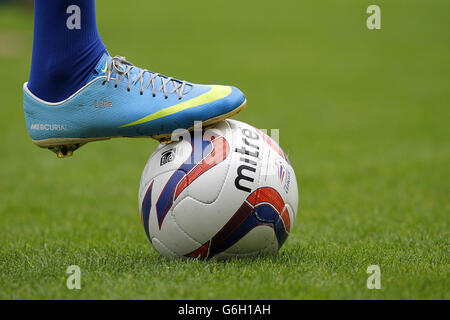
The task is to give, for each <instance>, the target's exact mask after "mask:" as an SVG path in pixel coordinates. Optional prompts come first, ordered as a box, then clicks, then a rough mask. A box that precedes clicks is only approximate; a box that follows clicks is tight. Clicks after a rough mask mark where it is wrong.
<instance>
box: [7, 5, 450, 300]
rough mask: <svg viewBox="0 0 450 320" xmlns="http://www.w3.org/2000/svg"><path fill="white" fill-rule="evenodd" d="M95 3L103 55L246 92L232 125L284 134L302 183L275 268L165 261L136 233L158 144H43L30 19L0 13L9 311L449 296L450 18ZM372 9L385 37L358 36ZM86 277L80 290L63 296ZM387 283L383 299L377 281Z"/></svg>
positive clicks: (443, 12)
mask: <svg viewBox="0 0 450 320" xmlns="http://www.w3.org/2000/svg"><path fill="white" fill-rule="evenodd" d="M121 3H122V1H98V4H97V14H98V24H99V29H100V33H101V35H102V38H103V40H104V42H105V43H106V44H107V47H108V48H109V50H110V52H111V53H112V54H113V55H115V54H121V55H125V56H127V57H128V58H129V59H130V60H131V61H133V62H134V63H136V64H137V65H141V66H146V67H148V68H150V69H151V70H155V71H159V72H163V73H165V74H169V75H174V76H177V77H179V78H182V79H188V80H190V81H193V82H203V83H225V84H233V85H236V86H238V87H240V88H241V89H242V90H243V91H244V92H245V93H246V95H247V98H248V107H247V109H246V110H245V111H244V112H242V113H241V114H239V116H238V117H237V118H238V119H239V120H242V121H245V122H249V123H251V124H253V125H255V126H258V127H260V128H268V129H270V128H280V138H281V139H280V140H281V145H282V147H283V148H284V149H285V151H286V152H287V153H288V154H289V157H290V159H291V162H292V163H293V165H294V169H295V170H296V173H297V177H298V180H299V186H300V208H299V213H298V219H297V221H296V225H295V226H294V229H293V233H292V234H291V236H290V237H289V239H288V241H287V242H286V244H285V245H284V247H283V248H282V249H281V251H280V253H279V255H278V256H277V257H268V258H258V259H254V260H236V261H228V262H217V261H206V262H205V261H169V260H166V259H164V258H162V257H160V256H159V255H158V254H157V252H156V251H155V250H154V249H153V248H152V247H151V245H150V243H149V242H148V241H147V239H146V237H145V233H144V231H143V228H142V227H141V224H140V218H139V213H138V205H137V191H138V186H139V178H140V174H141V171H142V169H143V167H144V165H145V162H146V160H147V158H148V156H149V155H150V153H151V152H152V150H153V149H154V148H155V147H156V142H154V141H151V140H145V139H142V140H140V139H138V140H127V139H121V140H112V141H105V142H99V143H92V144H88V145H87V146H85V147H83V148H81V150H79V151H77V152H75V155H74V157H73V158H70V159H65V160H60V159H57V158H56V157H55V156H54V154H52V153H50V152H48V151H46V150H43V149H39V148H36V147H34V146H33V144H32V143H31V141H30V139H29V137H28V134H27V132H26V128H25V124H24V120H23V111H22V96H21V95H22V92H21V87H22V84H23V82H24V81H26V80H27V77H28V72H29V66H30V60H31V46H32V12H26V11H24V10H21V9H17V8H4V7H2V8H1V10H0V41H1V43H0V70H2V77H1V79H2V80H0V81H1V82H0V93H1V108H0V134H1V138H0V168H1V169H0V195H1V196H0V298H1V299H39V298H50V299H54V298H62V299H94V298H125V299H136V298H137V299H146V298H150V299H166V298H168V299H183V298H188V299H197V298H199V299H210V298H211V299H213V298H214V299H232V298H237V299H322V298H325V299H406V298H409V299H449V298H450V295H449V287H450V275H449V270H450V269H449V227H448V222H449V211H450V210H449V209H450V201H449V191H450V185H449V182H450V167H449V164H450V126H449V120H450V111H449V102H450V91H449V87H450V41H449V40H450V33H449V30H450V20H449V19H448V12H449V10H450V3H449V2H448V1H445V0H441V1H359V0H354V1H331V0H330V1H328V0H327V1H320V2H318V1H308V3H306V2H305V1H295V0H292V1H283V2H274V1H272V2H270V3H268V2H262V1H238V0H228V1H221V2H219V1H217V2H216V1H207V0H203V1H194V2H174V1H172V2H170V1H163V2H158V1H150V2H149V1H128V2H127V5H126V6H123V5H121ZM372 3H377V4H379V5H380V7H381V10H382V29H381V30H377V31H369V30H368V29H367V28H366V27H365V19H366V17H367V15H366V14H365V9H366V8H367V6H368V5H369V4H372ZM72 264H75V265H79V266H80V267H81V271H82V290H79V291H76V290H74V291H70V290H68V289H67V288H66V286H65V282H66V278H67V275H66V274H65V270H66V268H67V267H68V266H69V265H72ZM371 264H378V265H379V266H380V268H381V285H382V289H381V290H368V289H367V288H366V280H367V277H368V275H367V274H366V269H367V267H368V266H369V265H371Z"/></svg>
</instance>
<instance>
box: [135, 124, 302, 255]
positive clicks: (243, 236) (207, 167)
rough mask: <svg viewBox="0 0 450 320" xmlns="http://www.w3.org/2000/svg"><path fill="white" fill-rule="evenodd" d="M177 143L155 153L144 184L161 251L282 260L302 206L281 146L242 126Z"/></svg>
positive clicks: (149, 229) (148, 221)
mask: <svg viewBox="0 0 450 320" xmlns="http://www.w3.org/2000/svg"><path fill="white" fill-rule="evenodd" d="M176 139H179V140H178V141H176V142H171V143H168V144H160V145H159V146H158V147H157V148H156V150H155V151H154V152H153V154H152V155H151V156H150V159H149V160H148V162H147V165H146V166H145V169H144V172H143V173H142V177H141V183H140V189H139V208H140V212H141V218H142V224H143V226H144V229H145V232H146V234H147V237H148V239H149V240H150V242H151V243H152V244H153V246H154V247H155V249H156V250H157V251H158V252H159V253H160V254H162V255H163V256H166V257H191V258H212V257H215V258H218V259H220V258H231V257H247V256H255V255H260V254H270V253H276V252H277V251H278V249H279V248H280V247H281V245H282V244H283V243H284V241H285V240H286V238H287V236H288V235H289V233H290V231H291V229H292V226H293V223H294V221H295V219H296V215H297V206H298V189H297V181H296V178H295V173H294V170H293V169H292V166H291V165H290V163H289V161H288V159H287V157H286V155H285V154H284V152H283V151H282V150H281V148H280V147H279V146H278V144H276V143H275V142H274V141H273V140H272V139H271V138H270V137H269V136H268V135H266V134H265V133H263V132H262V131H261V130H259V129H256V128H255V127H252V126H250V125H248V124H246V123H243V122H239V121H235V120H225V121H222V122H219V123H217V124H215V125H214V126H212V127H211V128H209V129H208V130H206V131H205V132H204V133H203V132H202V131H201V130H197V131H194V132H193V133H188V132H187V131H185V132H183V133H182V134H180V135H179V136H177V137H176V138H175V140H176ZM172 140H174V138H173V137H172Z"/></svg>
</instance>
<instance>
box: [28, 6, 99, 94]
mask: <svg viewBox="0 0 450 320" xmlns="http://www.w3.org/2000/svg"><path fill="white" fill-rule="evenodd" d="M105 50H106V49H105V46H104V44H103V42H102V40H101V39H100V35H99V34H98V31H97V24H96V20H95V1H94V0H58V1H53V0H51V1H50V0H35V1H34V40H33V55H32V59H31V72H30V79H29V82H28V89H30V91H31V92H32V93H33V94H34V95H36V96H37V97H39V98H41V99H43V100H45V101H48V102H58V101H61V100H64V99H66V98H68V97H69V96H71V95H72V94H73V93H75V92H76V91H77V90H78V89H80V88H81V87H82V86H84V85H85V84H86V83H87V81H88V78H89V76H90V75H91V73H92V72H93V70H94V69H95V66H96V64H97V62H98V60H99V59H100V58H101V57H102V55H103V53H104V52H105Z"/></svg>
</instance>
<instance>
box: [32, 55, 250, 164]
mask: <svg viewBox="0 0 450 320" xmlns="http://www.w3.org/2000/svg"><path fill="white" fill-rule="evenodd" d="M245 105H246V99H245V96H244V94H243V93H242V92H241V91H240V90H239V89H237V88H234V87H229V86H218V85H201V84H193V83H189V82H186V81H181V80H178V79H174V78H171V77H166V76H164V75H161V74H158V73H154V72H151V71H148V70H146V69H141V68H138V67H136V66H134V65H132V64H131V63H129V62H127V61H126V60H125V58H123V57H120V56H116V57H114V58H112V57H111V56H109V55H108V54H104V55H103V57H102V58H101V59H100V61H99V62H98V64H97V67H96V69H95V71H94V72H93V73H92V75H91V78H90V79H89V81H88V82H87V84H86V85H85V86H83V87H82V88H81V89H80V90H78V91H77V92H76V93H74V94H73V95H72V96H70V97H69V98H67V99H65V100H64V101H61V102H56V103H52V102H46V101H43V100H41V99H39V98H38V97H36V96H35V95H33V93H31V92H30V90H29V89H28V87H27V83H25V84H24V86H23V107H24V111H25V121H26V125H27V128H28V132H29V134H30V136H31V139H32V140H33V142H34V143H35V144H36V145H38V146H39V147H42V148H48V149H50V150H51V151H53V152H55V153H56V154H57V155H58V157H67V156H71V155H72V153H73V151H74V150H76V149H78V148H79V147H81V146H83V145H84V144H86V143H88V142H91V141H98V140H106V139H110V138H113V137H153V138H155V139H157V140H159V141H161V142H164V141H170V137H171V134H172V132H173V131H174V130H175V129H179V128H183V129H188V130H189V129H192V127H193V125H194V121H202V122H203V125H204V126H207V125H211V124H213V123H216V122H218V121H221V120H223V119H225V118H228V117H231V116H233V115H234V114H236V113H238V112H239V111H241V110H242V109H243V108H244V107H245Z"/></svg>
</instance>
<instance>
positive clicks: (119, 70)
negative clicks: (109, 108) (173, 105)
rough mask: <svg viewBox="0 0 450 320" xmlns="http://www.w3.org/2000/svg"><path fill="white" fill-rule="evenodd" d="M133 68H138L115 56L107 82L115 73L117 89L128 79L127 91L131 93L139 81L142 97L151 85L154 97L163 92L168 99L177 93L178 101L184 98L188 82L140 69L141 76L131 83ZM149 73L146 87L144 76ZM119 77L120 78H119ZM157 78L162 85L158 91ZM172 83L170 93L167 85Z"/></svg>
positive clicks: (108, 72) (111, 62)
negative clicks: (131, 89)
mask: <svg viewBox="0 0 450 320" xmlns="http://www.w3.org/2000/svg"><path fill="white" fill-rule="evenodd" d="M132 68H136V67H135V66H134V65H133V64H132V63H130V62H128V61H127V60H126V59H125V57H121V56H115V57H114V58H112V60H111V61H110V62H109V64H108V69H107V71H106V80H105V82H109V81H110V80H111V75H112V74H113V72H116V77H115V82H114V86H115V87H117V84H118V83H119V81H122V80H123V79H125V77H127V90H128V91H130V88H131V86H132V85H133V86H134V85H135V84H136V83H137V82H138V81H139V84H140V93H141V95H142V94H143V93H144V89H147V88H148V87H149V86H150V84H151V85H152V94H153V97H155V96H156V91H161V90H163V92H164V97H165V98H166V99H167V98H168V97H169V94H171V93H174V92H176V93H177V94H178V99H181V98H182V97H183V92H184V87H185V86H186V81H180V80H177V79H174V78H172V77H166V76H163V75H161V74H159V73H155V72H151V71H149V70H147V69H141V68H139V74H138V75H137V76H136V78H135V79H134V81H133V82H131V79H130V78H131V76H130V71H131V69H132ZM146 72H148V73H149V74H150V79H149V81H148V82H147V84H146V85H145V86H144V74H145V73H146ZM119 75H121V76H120V78H119ZM157 77H159V78H161V81H162V84H161V86H160V87H159V88H158V89H156V85H155V80H156V79H157ZM170 81H172V85H173V89H172V90H171V91H170V92H168V90H167V84H169V82H170Z"/></svg>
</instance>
